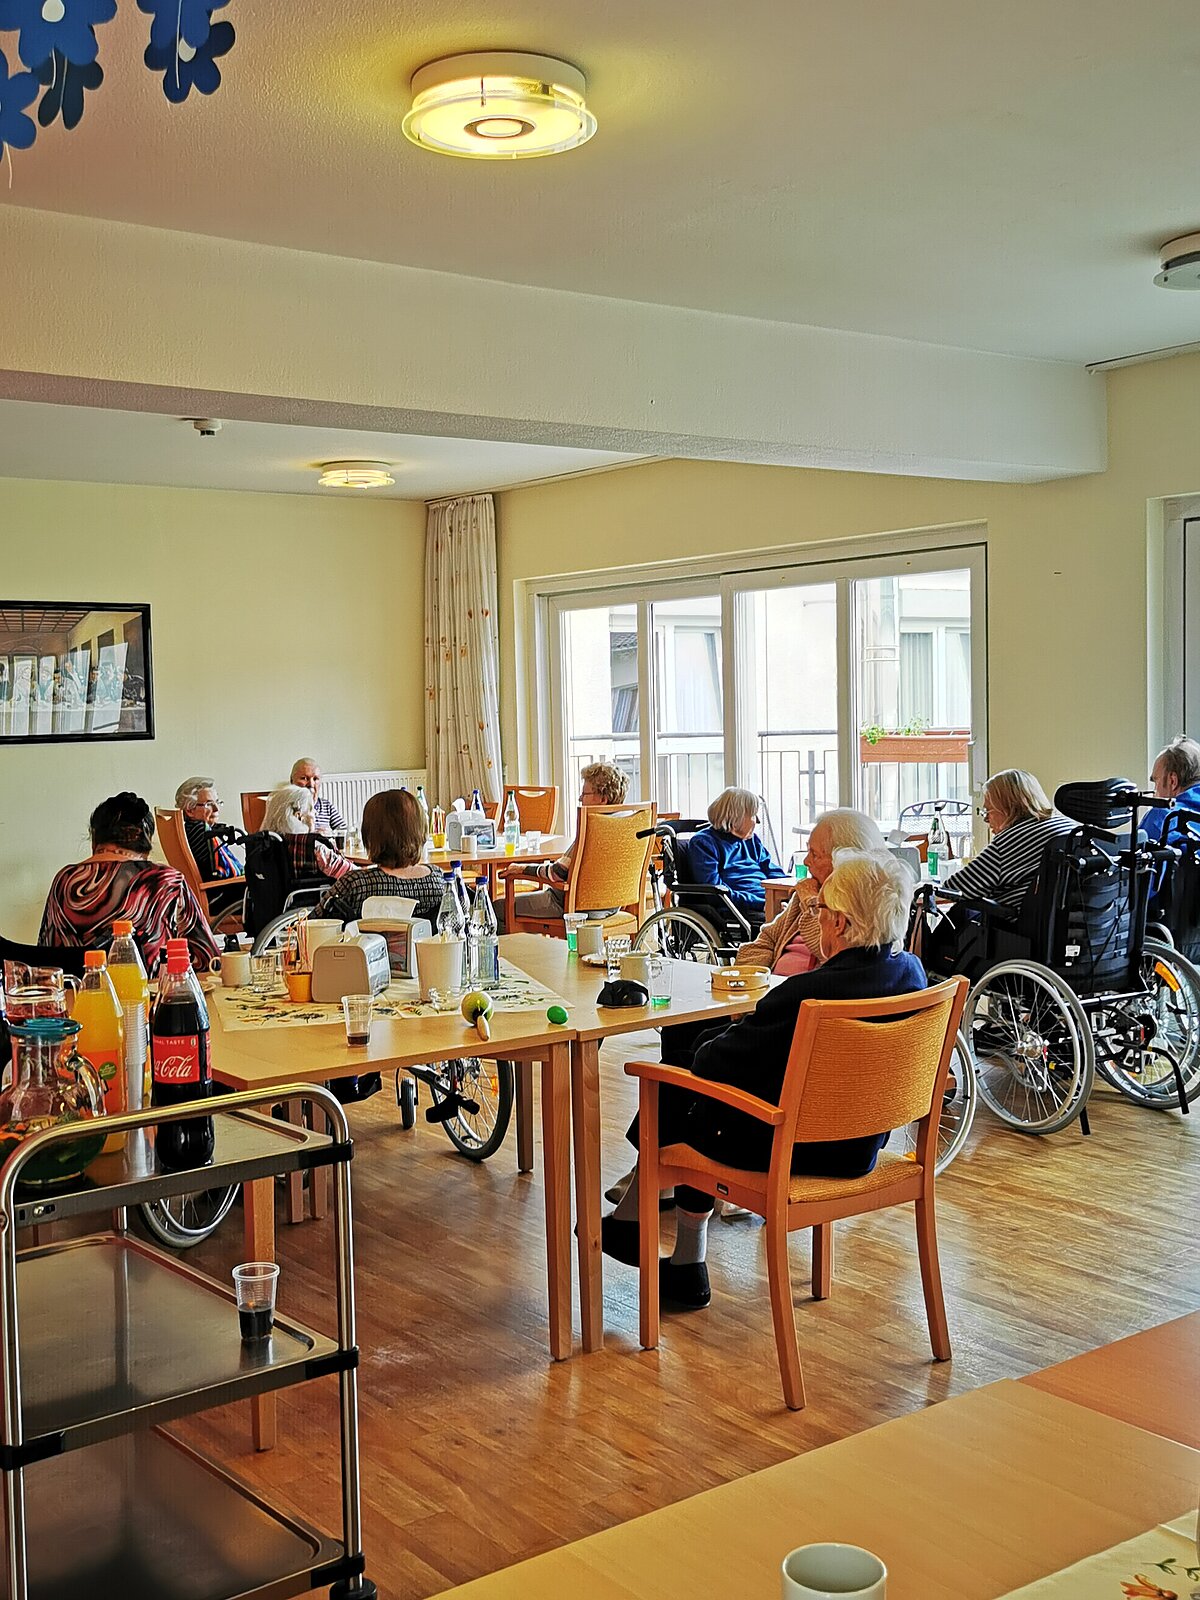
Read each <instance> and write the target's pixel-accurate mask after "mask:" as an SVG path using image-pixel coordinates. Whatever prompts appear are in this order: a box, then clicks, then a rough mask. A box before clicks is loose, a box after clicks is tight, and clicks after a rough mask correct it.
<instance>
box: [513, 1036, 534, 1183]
mask: <svg viewBox="0 0 1200 1600" xmlns="http://www.w3.org/2000/svg"><path fill="white" fill-rule="evenodd" d="M515 1066H516V1073H517V1171H518V1172H532V1171H533V1062H532V1061H518V1062H516V1063H515Z"/></svg>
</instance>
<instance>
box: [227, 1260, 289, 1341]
mask: <svg viewBox="0 0 1200 1600" xmlns="http://www.w3.org/2000/svg"><path fill="white" fill-rule="evenodd" d="M233 1287H234V1290H235V1291H236V1293H237V1308H238V1321H239V1322H240V1323H241V1327H242V1338H243V1339H244V1340H246V1341H247V1342H249V1341H251V1340H253V1339H269V1338H270V1337H271V1329H272V1328H273V1327H274V1326H275V1294H276V1291H277V1289H278V1287H279V1268H278V1267H277V1266H276V1264H275V1262H274V1261H243V1262H242V1264H241V1265H240V1266H237V1267H234V1269H233Z"/></svg>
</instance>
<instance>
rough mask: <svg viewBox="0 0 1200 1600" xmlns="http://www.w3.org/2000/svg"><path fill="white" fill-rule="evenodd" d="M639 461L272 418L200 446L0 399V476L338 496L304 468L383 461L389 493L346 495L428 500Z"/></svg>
mask: <svg viewBox="0 0 1200 1600" xmlns="http://www.w3.org/2000/svg"><path fill="white" fill-rule="evenodd" d="M638 459H639V458H638V457H636V456H630V455H620V454H617V453H616V452H613V451H603V450H575V449H559V448H557V447H555V446H551V445H532V444H503V443H497V442H496V441H495V440H479V439H431V438H423V437H418V436H417V435H415V434H393V433H352V432H348V431H342V430H338V429H334V428H308V427H288V426H282V425H279V424H276V423H270V422H226V423H225V424H224V425H223V427H222V428H221V431H220V433H218V434H217V435H216V437H215V438H212V439H204V438H201V437H200V435H199V434H198V433H196V431H195V430H194V429H193V428H192V427H191V426H190V424H188V423H186V422H181V421H180V420H179V418H177V417H165V416H155V415H153V414H151V413H147V412H140V411H106V410H100V409H98V408H95V407H92V406H66V405H40V404H37V403H35V402H32V401H22V400H0V477H4V478H52V479H67V480H71V481H74V482H80V483H146V484H161V485H165V486H167V487H171V488H180V489H252V490H264V491H266V492H268V493H276V494H321V495H332V496H334V497H335V498H338V497H340V498H342V499H347V498H350V496H349V495H348V494H347V492H346V491H342V490H334V489H322V488H320V487H319V486H318V484H317V473H316V472H315V471H314V470H313V468H314V467H315V465H316V464H317V463H319V462H324V461H343V460H370V461H386V462H390V463H392V464H393V465H394V467H395V473H394V476H395V479H396V482H395V484H394V485H393V486H392V487H391V488H389V489H371V490H364V491H359V492H356V494H355V495H354V498H366V497H367V496H368V495H369V496H370V497H371V498H373V499H380V498H382V499H392V500H430V499H436V498H438V497H439V496H441V495H450V494H472V493H482V492H483V491H485V490H489V489H503V488H505V487H509V486H511V485H513V484H517V483H529V482H536V481H537V480H538V479H541V478H554V477H561V476H562V475H564V474H566V473H575V472H587V471H589V470H594V469H595V468H597V467H606V466H612V465H614V464H622V465H623V464H625V463H627V462H629V461H635V460H638Z"/></svg>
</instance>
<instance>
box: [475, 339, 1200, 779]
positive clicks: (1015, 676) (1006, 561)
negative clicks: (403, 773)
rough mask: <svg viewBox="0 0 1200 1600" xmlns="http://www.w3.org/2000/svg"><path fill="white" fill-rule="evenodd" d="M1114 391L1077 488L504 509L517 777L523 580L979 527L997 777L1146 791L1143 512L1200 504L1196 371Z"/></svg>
mask: <svg viewBox="0 0 1200 1600" xmlns="http://www.w3.org/2000/svg"><path fill="white" fill-rule="evenodd" d="M1108 390H1109V393H1108V401H1109V428H1110V434H1109V461H1110V465H1109V468H1108V470H1107V471H1106V472H1104V473H1098V474H1096V475H1094V476H1091V477H1085V478H1076V479H1072V480H1069V481H1062V482H1057V483H1051V484H1034V485H1001V484H994V483H962V482H944V481H936V480H930V479H915V478H898V477H882V476H874V475H868V474H863V473H842V472H817V471H807V470H803V469H795V468H774V467H753V466H750V467H747V466H739V465H736V464H725V463H717V462H689V461H671V462H660V463H654V464H652V465H648V466H641V467H629V468H625V469H623V470H620V471H613V472H608V473H603V474H597V475H594V476H591V477H584V478H577V479H573V480H565V481H563V482H560V483H556V484H555V483H552V484H546V485H543V486H541V487H537V488H530V489H516V490H512V491H509V492H508V493H505V494H503V495H501V496H500V497H499V500H498V513H497V521H498V528H499V542H500V595H501V611H502V615H501V644H502V661H503V663H504V675H503V683H502V693H503V720H504V738H505V757H506V765H507V769H508V770H507V773H506V776H508V777H509V778H510V779H511V778H512V777H513V776H514V775H519V776H521V777H529V776H530V774H529V773H528V772H527V771H525V770H522V771H521V772H520V773H519V774H517V773H516V768H517V767H518V766H521V767H524V766H525V765H526V761H525V759H524V758H523V757H522V755H521V753H520V752H519V751H518V746H517V740H516V689H515V677H514V671H513V638H514V635H513V617H514V608H513V584H514V582H515V581H516V580H519V579H527V578H530V577H534V576H540V575H545V574H553V573H563V572H577V571H579V572H581V571H589V572H595V571H609V572H612V573H614V574H619V573H623V572H628V571H629V570H630V569H631V568H636V567H637V566H639V565H640V564H644V563H647V562H653V561H664V560H676V559H680V558H684V557H687V556H695V555H714V554H719V553H726V552H727V553H729V554H730V555H736V553H737V552H738V551H739V550H743V551H744V550H751V549H762V548H769V547H771V546H779V545H792V544H811V543H818V542H820V541H823V540H830V539H840V538H847V537H850V536H854V535H865V534H879V533H886V532H894V531H901V530H906V529H914V528H927V527H936V526H939V525H946V524H952V523H973V522H984V523H986V525H987V534H988V621H989V629H988V650H989V670H988V685H989V723H990V727H989V733H990V751H989V754H990V758H991V765H992V766H993V768H995V767H1003V766H1010V765H1011V766H1027V767H1030V768H1032V769H1033V770H1034V771H1036V772H1037V773H1038V774H1039V775H1040V776H1041V777H1042V779H1043V780H1044V781H1045V782H1046V783H1047V784H1048V785H1050V786H1053V785H1055V784H1057V783H1059V782H1062V781H1063V780H1064V779H1067V778H1071V777H1086V776H1090V775H1100V774H1104V773H1110V772H1123V773H1128V774H1129V775H1130V776H1132V777H1135V778H1142V777H1144V776H1145V774H1146V771H1147V765H1146V763H1147V750H1148V746H1149V745H1150V743H1151V742H1152V741H1156V740H1157V738H1158V734H1159V729H1158V728H1157V727H1154V726H1152V719H1151V717H1150V716H1149V715H1148V710H1147V667H1146V662H1147V639H1146V621H1145V618H1146V605H1147V593H1146V581H1147V580H1146V570H1147V510H1148V503H1149V502H1151V501H1153V500H1154V499H1155V498H1156V497H1160V496H1166V495H1176V494H1184V493H1189V492H1192V491H1194V490H1196V489H1197V487H1200V450H1198V448H1197V437H1198V435H1197V417H1198V415H1200V357H1196V356H1188V357H1181V358H1178V359H1175V360H1172V361H1163V362H1155V363H1149V364H1146V365H1144V366H1139V367H1130V368H1126V369H1123V370H1121V371H1118V372H1115V373H1113V374H1111V375H1110V377H1109V380H1108ZM531 698H532V697H531ZM529 709H530V711H531V712H532V711H534V710H535V707H534V705H533V704H531V705H530V707H529Z"/></svg>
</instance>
